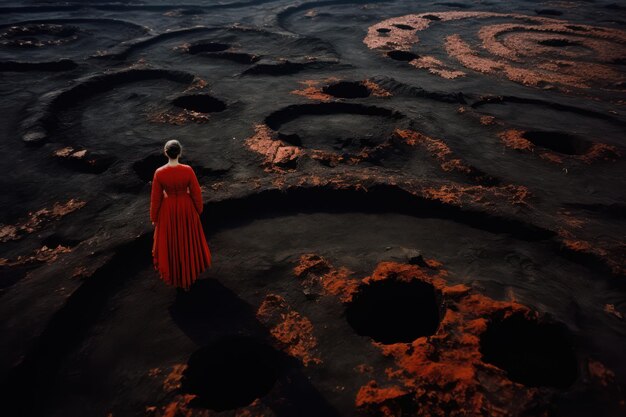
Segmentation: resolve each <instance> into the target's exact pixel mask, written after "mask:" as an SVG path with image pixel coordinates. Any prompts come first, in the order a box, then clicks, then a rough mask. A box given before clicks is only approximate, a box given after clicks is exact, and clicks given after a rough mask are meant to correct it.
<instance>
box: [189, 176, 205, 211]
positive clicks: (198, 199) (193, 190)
mask: <svg viewBox="0 0 626 417" xmlns="http://www.w3.org/2000/svg"><path fill="white" fill-rule="evenodd" d="M189 194H190V195H191V199H192V200H193V205H194V206H196V211H197V212H198V214H201V213H202V209H203V205H202V190H201V189H200V183H199V182H198V178H197V177H196V173H195V172H194V170H193V168H192V169H191V180H190V181H189Z"/></svg>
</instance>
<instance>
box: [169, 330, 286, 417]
mask: <svg viewBox="0 0 626 417" xmlns="http://www.w3.org/2000/svg"><path fill="white" fill-rule="evenodd" d="M279 358H280V357H279V354H278V352H276V351H275V350H274V349H273V348H272V347H270V346H268V345H265V344H263V343H260V342H259V341H256V340H254V339H252V338H248V337H234V338H230V339H225V340H222V341H219V342H217V343H215V344H212V345H210V346H207V347H204V348H202V349H200V350H197V351H196V352H194V353H193V354H192V355H191V357H190V358H189V362H188V363H187V365H188V366H187V369H186V370H185V372H184V373H183V378H182V381H181V389H182V391H183V392H186V393H190V394H195V395H196V396H197V397H196V398H194V400H193V405H194V406H199V407H205V408H209V409H212V410H216V411H223V410H230V409H234V408H238V407H244V406H246V405H248V404H250V403H251V402H252V401H254V400H255V399H257V398H261V397H263V396H265V395H266V394H267V393H268V392H270V391H271V389H272V387H273V386H274V383H275V382H276V380H277V378H278V367H279V365H280V363H279V361H280V359H279Z"/></svg>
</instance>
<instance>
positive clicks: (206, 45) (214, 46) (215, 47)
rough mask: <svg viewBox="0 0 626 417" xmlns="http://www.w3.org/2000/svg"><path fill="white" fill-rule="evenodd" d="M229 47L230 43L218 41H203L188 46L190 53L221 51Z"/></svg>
mask: <svg viewBox="0 0 626 417" xmlns="http://www.w3.org/2000/svg"><path fill="white" fill-rule="evenodd" d="M228 48H230V45H228V44H225V43H219V42H203V43H196V44H193V45H191V46H189V49H188V51H189V53H190V54H199V53H202V52H221V51H225V50H227V49H228Z"/></svg>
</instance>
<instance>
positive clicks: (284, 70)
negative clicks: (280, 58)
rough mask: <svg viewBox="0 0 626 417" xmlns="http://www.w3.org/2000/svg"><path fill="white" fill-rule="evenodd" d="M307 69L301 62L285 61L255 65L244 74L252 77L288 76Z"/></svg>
mask: <svg viewBox="0 0 626 417" xmlns="http://www.w3.org/2000/svg"><path fill="white" fill-rule="evenodd" d="M305 67H306V65H305V64H303V63H300V62H291V61H284V62H279V63H272V64H264V63H261V64H255V65H254V66H252V67H250V68H248V69H247V70H245V71H244V72H243V73H244V74H251V75H288V74H294V73H296V72H299V71H302V70H303V69H304V68H305Z"/></svg>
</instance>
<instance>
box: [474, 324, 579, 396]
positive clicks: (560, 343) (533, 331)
mask: <svg viewBox="0 0 626 417" xmlns="http://www.w3.org/2000/svg"><path fill="white" fill-rule="evenodd" d="M480 352H481V354H482V359H483V361H484V362H487V363H490V364H492V365H495V366H497V367H498V368H500V369H503V370H505V371H506V372H507V374H508V377H509V379H511V380H512V381H515V382H519V383H521V384H524V385H527V386H549V387H556V388H567V387H569V386H570V385H572V383H574V381H575V380H576V378H577V377H578V362H577V359H576V353H575V350H574V347H573V343H572V340H571V336H570V334H569V332H568V330H567V328H566V327H565V326H564V325H560V324H557V323H542V322H539V321H535V320H530V319H527V318H526V317H524V316H523V315H521V314H515V315H512V316H510V317H508V318H501V317H498V318H495V319H493V320H492V321H491V323H490V324H489V326H488V327H487V330H486V331H485V332H484V333H483V334H482V336H481V340H480Z"/></svg>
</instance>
